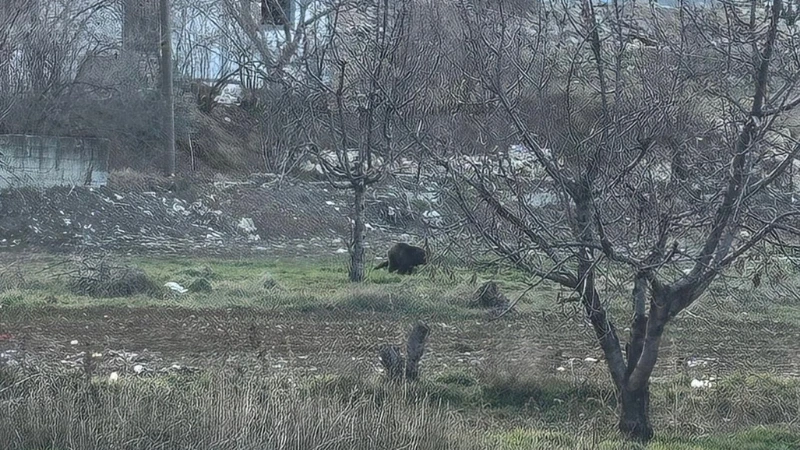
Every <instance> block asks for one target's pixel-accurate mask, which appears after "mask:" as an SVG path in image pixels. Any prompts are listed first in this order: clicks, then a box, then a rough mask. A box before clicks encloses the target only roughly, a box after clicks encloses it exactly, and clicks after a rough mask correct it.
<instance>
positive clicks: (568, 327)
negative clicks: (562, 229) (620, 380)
mask: <svg viewBox="0 0 800 450" xmlns="http://www.w3.org/2000/svg"><path fill="white" fill-rule="evenodd" d="M577 320H578V319H570V318H565V317H563V316H561V315H559V314H546V315H537V316H533V315H527V316H517V317H510V318H503V319H501V320H497V321H480V320H458V321H452V322H449V323H444V322H434V321H429V322H428V323H429V325H430V326H431V329H432V333H431V336H430V347H429V351H428V353H427V354H426V356H425V358H424V359H423V365H424V367H425V368H426V370H429V371H433V372H439V371H442V370H449V369H458V368H464V369H467V370H479V369H481V368H490V369H491V370H499V369H500V368H502V367H504V366H515V367H518V368H522V369H523V370H531V371H534V372H536V373H551V374H557V373H558V372H561V373H562V375H565V376H574V377H578V378H583V377H605V376H606V373H605V368H604V365H603V361H602V359H601V354H600V351H599V349H597V348H596V345H595V344H594V342H593V340H592V338H591V334H590V332H589V329H588V328H587V327H583V326H582V325H581V324H580V323H576V321H577ZM578 322H579V321H578ZM410 325H411V319H410V318H408V317H397V316H393V315H389V314H373V313H369V312H362V313H352V312H346V313H345V312H342V311H338V312H337V311H331V312H314V313H294V312H279V311H270V310H253V309H247V308H235V309H227V310H225V309H208V310H196V309H179V308H171V307H163V308H162V307H159V308H126V307H91V308H81V309H56V308H42V309H27V308H26V309H24V310H20V311H15V310H14V309H9V308H5V309H0V355H6V357H7V358H13V359H14V360H16V361H23V360H26V359H27V360H31V359H32V360H35V361H36V363H37V364H45V365H50V364H54V365H62V366H63V365H66V366H69V365H73V366H77V365H78V363H77V361H78V360H79V359H80V355H79V352H81V351H86V352H100V353H103V355H104V358H103V361H104V362H103V363H102V364H101V365H100V371H101V372H103V371H105V372H108V373H110V372H111V371H123V372H131V371H132V370H133V366H134V365H137V364H138V365H141V366H142V367H143V368H144V370H145V371H158V370H166V369H168V368H169V367H172V366H174V365H178V366H189V367H197V368H203V369H205V368H209V367H215V366H216V367H223V366H228V367H247V368H254V369H262V370H289V369H301V370H312V371H317V370H319V371H324V370H328V369H337V368H338V369H341V368H342V367H343V366H353V365H354V363H353V361H355V362H356V363H355V366H357V367H358V368H359V369H358V370H371V369H372V368H374V369H375V370H377V369H378V360H377V352H378V348H379V346H380V345H381V344H384V343H400V342H402V341H403V339H404V335H405V333H406V331H407V330H408V328H409V327H410ZM733 325H735V324H730V323H724V322H722V323H715V324H707V323H705V322H702V321H699V320H693V319H684V320H678V321H677V323H676V324H675V325H673V327H672V329H670V330H668V331H667V336H666V338H665V341H664V343H663V345H662V351H661V355H660V358H659V367H657V368H656V372H655V376H656V378H658V377H662V376H667V375H674V374H675V373H676V372H679V371H700V372H702V373H704V374H705V375H712V376H714V375H716V376H719V375H723V374H726V373H731V372H736V371H742V370H756V371H758V372H773V373H781V374H784V375H790V376H798V373H800V359H799V358H798V354H797V346H796V342H797V340H798V336H800V334H799V333H800V330H798V329H796V328H793V327H789V326H786V325H781V327H780V328H777V327H774V324H769V323H764V324H753V326H752V327H750V329H749V330H748V331H738V332H736V333H735V334H736V336H737V339H736V340H737V341H738V344H736V343H735V342H732V336H734V331H733V330H734V329H733V328H732V326H733ZM576 330H578V331H576ZM688 331H690V332H688ZM690 336H691V337H690ZM76 341H77V342H76ZM9 351H10V352H9ZM121 354H124V355H128V356H126V357H125V358H122V359H120V358H116V359H114V358H111V357H110V356H114V355H116V356H119V355H121ZM131 354H135V355H134V356H131ZM586 358H595V359H598V360H599V361H596V362H595V361H592V360H589V361H587V360H586ZM706 358H708V359H707V360H706ZM693 359H695V360H697V361H699V362H697V363H696V364H691V363H690V364H689V367H687V364H686V361H687V360H693ZM559 368H561V369H559Z"/></svg>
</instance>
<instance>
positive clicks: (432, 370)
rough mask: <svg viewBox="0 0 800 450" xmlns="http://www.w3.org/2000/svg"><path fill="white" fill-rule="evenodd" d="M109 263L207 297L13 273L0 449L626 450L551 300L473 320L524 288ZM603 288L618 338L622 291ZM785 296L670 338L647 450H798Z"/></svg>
mask: <svg viewBox="0 0 800 450" xmlns="http://www.w3.org/2000/svg"><path fill="white" fill-rule="evenodd" d="M115 261H116V262H118V263H125V264H129V265H135V266H137V267H139V268H141V269H143V270H144V272H145V273H146V274H147V275H148V276H149V277H150V278H151V279H152V280H153V281H154V283H155V284H156V285H158V286H162V285H163V284H164V283H166V282H168V281H174V282H177V283H180V284H181V285H183V286H189V285H191V284H192V283H193V282H195V281H197V280H198V279H203V280H205V281H208V282H209V283H210V285H211V287H212V290H211V291H210V292H207V291H204V292H195V293H191V292H190V293H185V294H176V293H171V292H169V291H168V290H166V289H164V290H163V292H157V293H150V294H140V295H134V296H128V297H119V298H95V297H90V296H86V295H80V294H79V293H77V292H76V290H75V289H74V287H73V284H74V275H71V274H72V273H73V271H74V267H75V266H74V263H71V262H66V261H65V260H63V259H59V258H56V257H52V256H36V255H28V256H26V257H25V258H24V259H21V258H19V257H17V258H16V259H11V258H10V257H9V258H7V259H6V260H4V261H3V265H4V269H3V270H2V272H0V442H3V443H4V445H3V446H2V448H8V449H26V450H28V449H105V448H125V449H128V448H130V449H134V448H136V449H138V448H141V449H145V448H147V449H150V448H165V449H167V448H169V449H172V448H185V449H189V448H213V449H250V448H252V449H256V448H258V449H264V448H267V449H271V448H274V449H317V448H318V449H401V448H402V449H405V448H416V449H489V448H491V449H539V448H541V449H630V448H635V447H631V445H630V444H627V443H623V442H622V441H621V440H620V439H619V436H617V435H616V434H615V432H614V424H615V421H616V417H615V408H616V406H615V399H614V393H613V391H612V390H611V384H610V380H609V378H608V375H607V374H606V371H605V368H604V363H603V361H602V355H601V353H600V352H599V349H598V348H597V346H596V344H595V342H594V339H593V332H592V331H591V329H590V328H589V327H588V326H587V325H586V324H585V323H584V320H583V318H582V317H581V314H580V310H579V309H578V308H577V307H576V305H573V304H566V305H565V304H559V303H558V302H557V301H556V299H557V298H558V296H559V292H558V290H557V288H555V287H553V286H547V285H542V286H540V287H538V288H536V289H535V290H532V291H530V292H528V293H527V294H526V295H525V296H524V297H523V299H522V301H521V302H520V304H519V308H518V311H517V312H516V313H514V314H509V315H507V316H505V317H503V318H501V319H499V320H490V319H489V316H488V315H487V313H486V312H485V311H482V310H479V309H473V308H470V307H468V304H469V301H470V299H471V296H472V295H473V292H474V291H475V289H476V287H477V284H480V283H481V282H483V281H486V280H489V279H493V280H496V281H498V282H499V284H500V285H501V287H502V288H503V289H504V292H505V293H506V295H508V296H509V297H510V298H512V299H514V298H516V297H517V295H518V294H519V293H521V292H522V291H523V289H524V284H523V281H524V277H522V276H521V275H520V274H518V273H516V272H514V271H511V270H505V269H497V270H495V271H493V272H486V271H483V272H478V273H477V277H476V278H477V282H476V283H473V282H472V278H473V273H474V272H472V271H469V270H466V269H457V270H453V271H450V270H444V269H443V268H442V267H434V266H431V267H427V268H425V269H424V270H422V271H420V273H419V274H417V275H414V276H412V277H400V276H397V275H390V274H388V273H386V272H385V271H377V272H372V273H370V274H369V280H368V282H366V283H364V284H363V285H358V286H354V285H349V284H347V283H346V282H344V280H345V279H346V266H345V263H344V261H343V260H342V259H333V258H332V259H327V260H311V259H292V260H286V259H283V260H274V259H270V258H263V259H241V260H219V259H205V260H203V259H192V260H186V259H183V258H178V257H148V258H143V257H138V258H137V257H128V258H123V259H118V260H115ZM791 282H792V280H789V281H787V282H786V283H784V284H783V285H782V286H781V288H782V289H789V288H793V286H792V285H791ZM607 283H609V286H612V287H610V288H609V289H608V291H609V292H611V293H612V294H613V295H612V304H611V307H610V309H611V311H612V313H613V315H614V317H617V318H619V319H625V318H627V317H628V314H629V313H628V312H627V310H626V306H627V298H626V297H625V289H626V288H625V287H624V286H619V287H613V280H611V281H607ZM776 289H777V288H773V287H769V288H766V287H765V288H763V289H762V290H760V291H753V290H752V289H751V288H749V287H746V285H745V284H744V283H736V282H728V283H725V284H720V285H719V286H715V287H714V289H713V290H712V292H711V294H710V295H709V296H707V297H706V298H703V299H701V301H700V303H699V304H698V305H697V306H695V307H693V308H692V309H691V311H688V312H687V313H685V314H683V315H681V316H680V317H679V318H678V319H676V320H675V321H674V322H673V323H672V324H671V325H670V327H669V329H668V330H667V334H666V337H665V339H664V342H663V350H662V352H661V357H660V362H659V365H658V366H657V368H656V371H655V373H654V379H653V387H652V395H653V398H652V414H653V417H652V418H653V422H654V426H655V428H656V432H657V434H658V437H657V439H656V440H655V441H654V442H652V443H651V444H650V445H649V446H648V447H647V448H650V449H728V448H731V449H734V448H735V449H794V448H800V424H798V419H797V418H798V412H800V375H799V374H800V357H799V356H800V355H799V353H800V349H798V345H797V342H798V339H800V308H798V305H797V304H795V303H794V301H793V300H791V299H790V298H789V297H787V296H786V295H783V294H782V292H783V291H780V290H776ZM563 294H564V293H562V295H563ZM619 319H618V322H617V326H618V327H619V328H620V330H622V329H624V327H625V323H624V321H620V320H619ZM417 320H425V321H426V322H427V323H428V324H429V326H430V328H431V335H430V344H429V348H428V352H427V353H426V355H425V357H424V358H423V365H422V371H423V372H422V379H421V380H420V381H419V382H417V383H413V384H407V385H394V384H391V383H388V382H387V381H385V379H384V376H383V374H382V373H381V372H380V365H379V363H378V361H377V351H378V348H379V347H380V345H381V344H384V343H400V342H402V341H403V340H404V337H405V335H406V333H407V331H408V329H409V328H410V326H411V325H412V324H413V323H414V322H415V321H417ZM3 358H5V359H3ZM587 358H588V359H587ZM595 360H598V361H595ZM112 374H114V375H115V376H117V377H118V379H116V380H112V379H111V376H112ZM694 379H697V380H710V381H711V382H712V386H711V387H708V388H692V387H691V382H692V380H694Z"/></svg>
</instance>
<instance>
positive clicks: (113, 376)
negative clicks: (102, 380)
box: [108, 372, 119, 383]
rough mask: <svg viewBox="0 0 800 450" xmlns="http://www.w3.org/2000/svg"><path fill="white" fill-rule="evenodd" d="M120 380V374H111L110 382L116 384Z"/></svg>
mask: <svg viewBox="0 0 800 450" xmlns="http://www.w3.org/2000/svg"><path fill="white" fill-rule="evenodd" d="M117 380H119V374H118V373H117V372H111V375H109V376H108V381H110V382H112V383H113V382H115V381H117Z"/></svg>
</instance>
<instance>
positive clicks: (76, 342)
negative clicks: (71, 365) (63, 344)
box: [69, 339, 78, 345]
mask: <svg viewBox="0 0 800 450" xmlns="http://www.w3.org/2000/svg"><path fill="white" fill-rule="evenodd" d="M69 345H78V341H77V340H76V339H73V340H71V341H70V342H69Z"/></svg>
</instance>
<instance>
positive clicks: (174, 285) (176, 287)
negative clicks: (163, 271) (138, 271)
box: [164, 281, 189, 294]
mask: <svg viewBox="0 0 800 450" xmlns="http://www.w3.org/2000/svg"><path fill="white" fill-rule="evenodd" d="M164 286H165V287H168V288H169V289H171V290H173V291H175V292H178V293H180V294H185V293H187V292H189V290H188V289H186V288H185V287H183V286H181V285H180V284H178V283H176V282H174V281H168V282H166V283H164Z"/></svg>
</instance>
